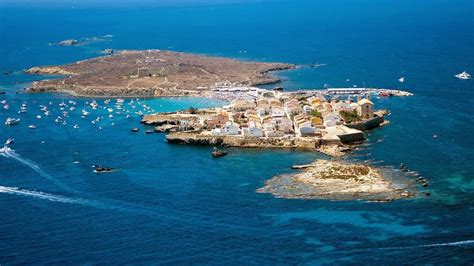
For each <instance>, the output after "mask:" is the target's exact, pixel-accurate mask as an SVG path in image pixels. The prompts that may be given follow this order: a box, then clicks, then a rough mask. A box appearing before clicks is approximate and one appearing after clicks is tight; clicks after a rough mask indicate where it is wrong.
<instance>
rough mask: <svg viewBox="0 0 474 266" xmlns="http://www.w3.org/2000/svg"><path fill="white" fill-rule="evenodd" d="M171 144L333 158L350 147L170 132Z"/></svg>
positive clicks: (312, 140)
mask: <svg viewBox="0 0 474 266" xmlns="http://www.w3.org/2000/svg"><path fill="white" fill-rule="evenodd" d="M166 141H167V142H168V143H170V144H188V145H207V146H222V147H238V148H283V149H296V150H305V151H319V152H321V153H323V154H326V155H328V156H331V157H341V156H344V155H345V154H346V153H347V152H348V151H350V150H351V148H350V147H346V146H342V145H336V144H332V143H327V144H326V143H321V142H320V141H319V140H318V139H315V138H304V137H294V138H256V137H250V136H212V135H209V134H204V133H201V132H170V133H168V134H167V135H166Z"/></svg>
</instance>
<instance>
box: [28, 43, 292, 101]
mask: <svg viewBox="0 0 474 266" xmlns="http://www.w3.org/2000/svg"><path fill="white" fill-rule="evenodd" d="M294 67H295V66H294V65H292V64H284V63H263V62H249V61H239V60H235V59H229V58H223V57H210V56H204V55H197V54H189V53H179V52H172V51H162V50H145V51H128V50H124V51H114V53H113V54H111V55H107V56H102V57H97V58H92V59H87V60H83V61H79V62H75V63H72V64H67V65H61V66H43V67H33V68H30V69H28V70H26V72H27V73H30V74H40V75H64V76H65V77H63V78H58V79H51V80H42V81H37V82H34V83H33V84H32V86H31V87H30V88H28V92H63V93H69V94H72V95H76V96H104V97H106V96H116V97H132V96H134V97H135V96H136V97H138V96H140V97H160V96H165V97H166V96H201V97H209V95H208V94H209V93H210V91H211V87H212V86H214V85H215V84H216V83H239V84H243V85H248V86H256V85H261V84H271V83H276V82H278V81H279V79H278V78H276V77H273V76H270V75H268V72H270V71H276V70H285V69H291V68H294Z"/></svg>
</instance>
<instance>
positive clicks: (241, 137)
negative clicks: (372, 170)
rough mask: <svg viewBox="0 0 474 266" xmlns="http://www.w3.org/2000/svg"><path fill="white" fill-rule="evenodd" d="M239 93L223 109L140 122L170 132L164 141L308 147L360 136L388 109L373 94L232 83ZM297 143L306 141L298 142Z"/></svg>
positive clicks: (381, 119) (355, 139) (378, 122)
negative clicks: (342, 94)
mask: <svg viewBox="0 0 474 266" xmlns="http://www.w3.org/2000/svg"><path fill="white" fill-rule="evenodd" d="M239 92H240V93H242V92H244V94H243V95H246V96H247V97H240V98H239V99H234V100H232V101H231V102H230V103H229V104H228V105H225V106H222V107H221V108H212V109H194V108H190V109H189V110H186V111H183V112H177V113H166V114H153V115H147V116H144V118H143V120H142V123H144V124H149V125H156V126H157V127H156V129H155V131H157V132H167V133H169V134H168V136H167V140H168V141H169V142H173V143H176V142H178V143H188V144H191V143H200V144H210V145H212V144H225V145H229V146H238V147H256V146H259V144H258V143H260V144H261V146H264V147H268V146H270V147H271V146H280V147H293V148H302V147H304V148H312V149H318V148H320V147H321V146H328V145H335V146H343V145H344V144H349V143H354V142H359V141H362V140H364V134H363V131H364V130H368V129H371V128H374V127H377V126H379V125H381V124H384V123H386V121H385V120H384V115H385V114H387V111H375V109H374V103H373V102H372V101H371V100H370V97H371V94H365V95H364V94H359V95H357V96H352V97H345V98H341V97H340V96H336V97H328V95H324V94H312V95H308V94H304V93H295V92H284V91H283V90H281V89H273V90H267V89H252V88H246V87H233V91H232V94H233V95H236V94H238V93H239ZM196 139H199V140H196ZM205 139H207V140H208V141H207V142H206V141H205ZM252 140H254V141H252ZM276 140H278V141H276ZM221 142H223V143H221ZM301 142H303V143H305V144H304V145H298V143H301ZM308 143H309V144H308Z"/></svg>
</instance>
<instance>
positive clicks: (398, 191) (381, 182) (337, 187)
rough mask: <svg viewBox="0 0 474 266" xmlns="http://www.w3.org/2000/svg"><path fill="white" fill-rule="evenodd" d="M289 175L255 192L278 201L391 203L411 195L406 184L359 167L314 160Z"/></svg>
mask: <svg viewBox="0 0 474 266" xmlns="http://www.w3.org/2000/svg"><path fill="white" fill-rule="evenodd" d="M301 169H303V170H302V171H300V172H299V173H296V174H293V175H279V176H276V177H274V178H272V179H271V180H268V181H267V182H266V183H265V186H264V187H263V188H261V189H259V190H258V192H260V193H271V194H273V195H275V196H276V197H281V198H296V199H297V198H304V199H330V200H367V201H392V200H396V199H402V198H409V197H413V196H414V195H415V192H414V190H413V188H412V186H411V185H410V183H409V182H408V180H406V182H404V183H403V184H401V183H398V184H396V185H395V184H394V183H393V181H392V179H389V178H386V177H385V176H384V174H383V171H382V169H377V168H374V167H371V166H367V165H361V164H346V163H342V162H335V161H326V160H317V161H316V162H314V163H312V164H311V165H305V166H304V167H302V168H301Z"/></svg>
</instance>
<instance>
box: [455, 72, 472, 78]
mask: <svg viewBox="0 0 474 266" xmlns="http://www.w3.org/2000/svg"><path fill="white" fill-rule="evenodd" d="M454 76H455V77H456V78H458V79H471V74H469V73H467V72H466V71H463V72H461V73H459V74H456V75H454Z"/></svg>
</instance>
